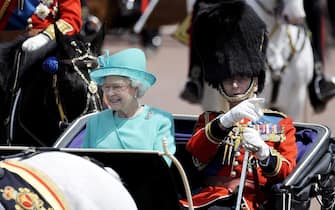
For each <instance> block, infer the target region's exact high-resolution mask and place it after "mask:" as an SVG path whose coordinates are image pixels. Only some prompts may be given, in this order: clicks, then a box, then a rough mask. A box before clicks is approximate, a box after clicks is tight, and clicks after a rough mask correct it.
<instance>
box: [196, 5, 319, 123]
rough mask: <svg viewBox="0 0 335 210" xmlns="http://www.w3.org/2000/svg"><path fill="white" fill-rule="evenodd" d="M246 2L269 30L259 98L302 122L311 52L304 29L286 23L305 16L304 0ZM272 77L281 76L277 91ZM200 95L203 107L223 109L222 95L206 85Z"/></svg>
mask: <svg viewBox="0 0 335 210" xmlns="http://www.w3.org/2000/svg"><path fill="white" fill-rule="evenodd" d="M247 3H248V4H249V5H251V6H252V8H253V9H254V10H255V11H256V13H257V14H258V15H259V17H260V18H261V19H262V20H263V21H264V22H265V23H266V26H267V29H268V32H269V44H268V49H267V60H268V65H269V69H270V70H271V71H270V72H268V73H267V74H266V82H265V87H264V91H263V93H262V95H261V96H260V97H264V98H265V99H266V107H267V108H276V109H278V110H280V111H282V112H284V113H286V114H287V115H290V116H291V117H292V118H293V119H294V120H296V121H303V115H304V108H305V103H306V100H307V94H308V92H307V86H308V84H309V82H310V81H311V80H312V77H313V65H314V61H313V51H312V47H311V43H310V40H309V37H308V36H307V33H306V31H305V30H304V28H302V27H299V26H297V25H293V24H288V23H292V22H293V23H296V22H298V21H300V20H301V19H303V18H304V17H305V12H304V9H303V0H247ZM280 7H281V8H282V9H281V10H277V8H280ZM277 11H279V12H280V13H279V14H278V13H277ZM272 78H277V79H280V82H279V83H278V90H276V87H275V85H274V81H273V79H272ZM274 94H277V96H276V95H274ZM203 96H204V97H203V102H202V107H203V109H204V110H225V104H224V101H223V99H222V96H220V95H219V93H218V92H217V91H214V89H212V88H210V87H208V85H207V84H205V87H204V95H203Z"/></svg>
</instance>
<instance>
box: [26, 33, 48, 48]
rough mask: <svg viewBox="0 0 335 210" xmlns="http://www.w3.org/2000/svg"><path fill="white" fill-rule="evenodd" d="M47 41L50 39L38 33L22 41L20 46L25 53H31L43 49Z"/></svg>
mask: <svg viewBox="0 0 335 210" xmlns="http://www.w3.org/2000/svg"><path fill="white" fill-rule="evenodd" d="M49 41H50V38H49V37H48V36H47V35H44V34H42V33H40V34H37V35H36V36H33V37H30V38H28V39H27V40H26V41H24V42H23V44H22V50H23V51H26V52H31V51H34V50H37V49H39V48H41V47H43V46H44V45H46V44H47V43H48V42H49Z"/></svg>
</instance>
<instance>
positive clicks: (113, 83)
mask: <svg viewBox="0 0 335 210" xmlns="http://www.w3.org/2000/svg"><path fill="white" fill-rule="evenodd" d="M102 90H103V92H104V96H105V98H106V99H107V101H108V103H109V104H108V105H109V106H110V108H111V109H113V110H115V111H119V110H123V109H127V108H128V106H129V105H130V104H131V103H132V102H133V100H136V97H135V94H136V88H134V87H132V86H131V81H130V80H129V79H128V78H127V77H122V76H107V77H105V78H104V83H103V85H102Z"/></svg>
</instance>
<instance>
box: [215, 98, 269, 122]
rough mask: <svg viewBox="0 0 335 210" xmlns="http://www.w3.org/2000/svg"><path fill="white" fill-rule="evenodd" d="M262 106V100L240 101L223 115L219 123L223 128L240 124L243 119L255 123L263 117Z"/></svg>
mask: <svg viewBox="0 0 335 210" xmlns="http://www.w3.org/2000/svg"><path fill="white" fill-rule="evenodd" d="M263 104H264V98H250V99H247V100H245V101H242V102H241V103H239V104H238V105H236V106H235V107H234V108H232V109H231V110H229V111H228V112H227V113H225V114H223V115H222V116H221V117H220V123H221V124H222V125H223V126H224V127H225V128H230V127H232V126H233V125H234V124H235V123H237V122H240V121H241V120H242V119H243V118H248V119H250V120H252V121H256V120H258V119H259V118H260V117H261V116H262V115H263V111H262V107H263Z"/></svg>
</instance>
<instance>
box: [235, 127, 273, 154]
mask: <svg viewBox="0 0 335 210" xmlns="http://www.w3.org/2000/svg"><path fill="white" fill-rule="evenodd" d="M242 141H243V145H244V147H245V148H246V149H248V150H251V152H255V156H256V158H257V159H259V160H265V159H266V158H267V157H269V155H270V147H269V145H267V144H266V143H265V142H264V141H263V139H262V137H261V135H260V134H259V132H258V131H257V130H255V129H254V128H249V127H245V128H244V129H243V140H242Z"/></svg>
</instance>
